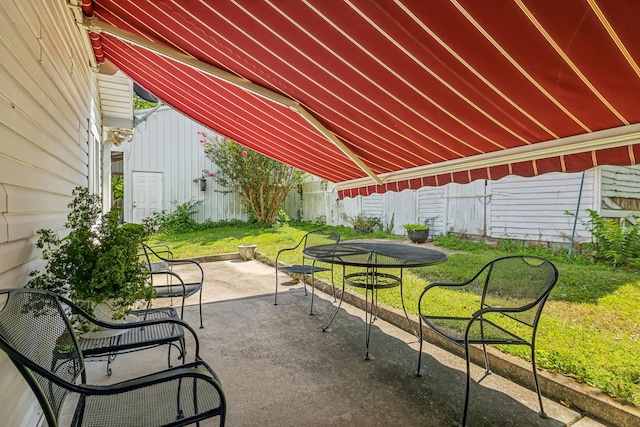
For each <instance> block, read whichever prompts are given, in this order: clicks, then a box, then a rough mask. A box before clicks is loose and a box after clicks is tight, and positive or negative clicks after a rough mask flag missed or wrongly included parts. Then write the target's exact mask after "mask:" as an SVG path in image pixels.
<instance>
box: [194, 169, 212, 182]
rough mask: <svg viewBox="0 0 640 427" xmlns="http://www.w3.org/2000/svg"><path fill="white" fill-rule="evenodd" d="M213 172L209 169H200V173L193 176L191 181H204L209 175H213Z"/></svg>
mask: <svg viewBox="0 0 640 427" xmlns="http://www.w3.org/2000/svg"><path fill="white" fill-rule="evenodd" d="M213 176H214V174H213V173H210V172H209V169H202V175H201V176H199V177H197V178H193V182H195V183H198V182H201V181H205V180H206V179H207V178H209V177H213Z"/></svg>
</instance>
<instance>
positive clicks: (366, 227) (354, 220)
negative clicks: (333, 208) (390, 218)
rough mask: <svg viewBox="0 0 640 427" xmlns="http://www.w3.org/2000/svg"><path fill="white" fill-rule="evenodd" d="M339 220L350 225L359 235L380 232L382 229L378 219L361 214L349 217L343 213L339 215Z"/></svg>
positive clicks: (380, 221)
mask: <svg viewBox="0 0 640 427" xmlns="http://www.w3.org/2000/svg"><path fill="white" fill-rule="evenodd" d="M340 218H342V219H343V220H344V221H346V222H347V223H349V224H351V225H352V226H353V228H355V229H356V230H357V231H358V232H359V233H362V234H369V233H373V232H376V231H382V229H383V227H384V226H383V224H382V220H381V219H380V218H377V217H375V216H367V215H365V214H364V213H362V212H360V213H359V214H358V215H355V216H349V215H347V214H345V213H344V212H343V213H341V214H340Z"/></svg>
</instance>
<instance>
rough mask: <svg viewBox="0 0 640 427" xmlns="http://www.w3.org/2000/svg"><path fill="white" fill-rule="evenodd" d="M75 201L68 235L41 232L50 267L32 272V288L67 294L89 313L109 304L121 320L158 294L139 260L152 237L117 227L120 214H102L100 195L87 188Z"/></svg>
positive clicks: (76, 193)
mask: <svg viewBox="0 0 640 427" xmlns="http://www.w3.org/2000/svg"><path fill="white" fill-rule="evenodd" d="M73 196H74V199H73V201H72V202H71V203H69V205H68V206H67V207H68V208H70V212H69V214H68V216H67V222H66V223H65V228H67V229H69V234H68V235H67V236H65V237H63V238H60V237H59V236H58V234H57V233H56V232H54V231H53V230H49V229H42V230H38V232H37V233H38V236H39V238H38V242H37V246H38V248H41V249H43V252H42V258H43V259H44V260H46V261H47V265H46V270H45V272H40V271H33V272H31V274H30V275H31V276H32V279H31V280H30V281H29V283H28V286H30V287H35V288H40V289H47V290H50V291H53V292H57V293H61V294H69V297H70V298H71V299H72V300H73V301H75V302H77V303H78V304H79V305H80V306H82V307H83V308H84V309H86V310H87V311H89V312H90V313H91V312H93V309H94V308H95V306H96V305H97V304H99V303H102V302H105V301H107V300H110V301H111V305H112V308H114V309H115V312H116V315H117V316H118V317H123V316H124V315H125V314H126V313H127V312H128V311H129V310H130V308H131V306H132V305H133V304H134V303H135V302H136V301H139V300H147V301H149V300H151V298H153V297H154V295H155V291H154V289H153V287H152V286H151V285H149V284H148V283H147V280H146V279H147V274H146V272H145V270H144V268H142V267H143V266H142V265H141V263H140V260H139V257H138V253H139V250H140V247H141V244H142V243H143V242H144V241H145V240H146V239H147V237H148V232H147V230H146V229H145V227H143V226H142V225H139V224H125V225H122V226H119V212H118V210H117V209H112V210H111V211H110V212H109V213H108V214H105V215H103V214H102V204H101V200H100V196H99V195H97V194H90V193H89V191H88V189H86V188H83V187H77V188H76V189H75V190H74V191H73Z"/></svg>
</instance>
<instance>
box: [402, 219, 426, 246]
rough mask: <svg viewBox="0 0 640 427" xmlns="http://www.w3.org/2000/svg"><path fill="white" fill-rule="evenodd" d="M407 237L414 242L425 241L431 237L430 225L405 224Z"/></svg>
mask: <svg viewBox="0 0 640 427" xmlns="http://www.w3.org/2000/svg"><path fill="white" fill-rule="evenodd" d="M403 227H404V228H405V229H406V230H407V237H409V240H411V241H412V242H414V243H424V242H425V241H426V240H427V238H428V237H429V226H428V225H422V224H404V225H403Z"/></svg>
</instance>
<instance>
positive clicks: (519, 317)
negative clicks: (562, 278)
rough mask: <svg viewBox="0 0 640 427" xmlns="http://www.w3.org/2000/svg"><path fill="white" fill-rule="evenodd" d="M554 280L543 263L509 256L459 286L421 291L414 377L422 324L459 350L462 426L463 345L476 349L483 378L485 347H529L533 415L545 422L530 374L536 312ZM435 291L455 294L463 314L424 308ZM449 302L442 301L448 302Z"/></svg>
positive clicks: (553, 271) (554, 272)
mask: <svg viewBox="0 0 640 427" xmlns="http://www.w3.org/2000/svg"><path fill="white" fill-rule="evenodd" d="M557 280H558V270H557V269H556V267H555V266H554V265H553V264H552V263H550V262H549V261H547V260H545V259H543V258H539V257H535V256H527V255H515V256H507V257H503V258H498V259H496V260H493V261H491V262H490V263H488V264H487V265H485V266H484V267H483V268H482V270H480V272H478V274H476V275H475V276H474V277H473V278H472V279H469V280H467V281H465V282H462V283H432V284H430V285H428V286H427V287H425V289H424V291H423V292H422V294H421V295H420V299H419V301H418V313H419V317H420V352H419V354H418V369H417V372H416V374H417V375H420V363H421V360H422V342H423V331H422V322H424V323H426V324H427V325H428V326H429V327H431V329H433V330H434V331H435V332H436V333H438V334H439V335H440V336H442V337H444V338H446V339H447V340H449V341H452V342H453V343H455V344H457V345H459V346H461V347H464V350H465V359H466V370H467V371H466V372H467V375H466V389H465V399H464V411H463V415H462V423H461V425H462V426H464V425H465V423H466V419H467V409H468V406H469V387H470V380H471V378H470V370H469V368H470V360H469V357H470V356H469V346H470V345H472V344H482V350H483V353H484V363H485V372H486V374H487V375H488V374H490V373H491V370H490V368H489V358H488V356H487V349H486V345H487V344H515V345H526V346H529V347H530V349H531V365H532V368H533V378H534V382H535V388H536V392H537V393H538V402H539V404H540V412H539V415H540V416H541V417H543V418H545V417H546V414H545V412H544V409H543V406H542V397H541V394H540V386H539V384H538V375H537V372H536V358H535V342H536V331H537V328H538V321H539V320H540V313H541V312H542V308H543V307H544V304H545V302H546V300H547V298H548V296H549V294H550V293H551V290H552V289H553V287H554V286H555V284H556V282H557ZM439 289H440V290H442V289H447V290H451V291H460V297H459V301H460V304H459V305H460V307H458V309H460V310H463V309H464V307H467V311H468V312H469V313H468V315H459V316H451V315H444V314H443V313H444V311H443V310H445V309H446V310H448V311H449V312H451V310H452V308H451V307H450V306H449V307H446V308H443V307H442V304H430V303H429V302H430V301H429V299H430V298H429V297H430V296H433V295H434V294H437V292H438V290H439ZM453 298H454V297H451V296H449V297H448V299H449V300H452V299H453ZM460 312H461V311H460Z"/></svg>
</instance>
